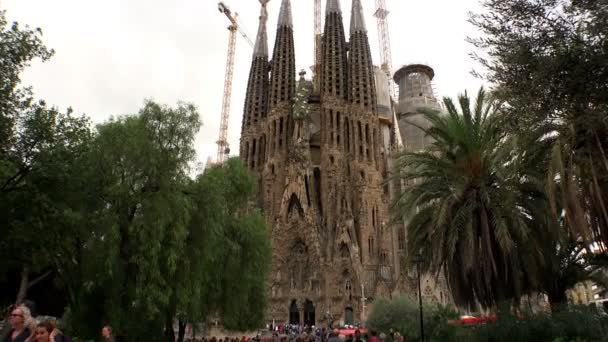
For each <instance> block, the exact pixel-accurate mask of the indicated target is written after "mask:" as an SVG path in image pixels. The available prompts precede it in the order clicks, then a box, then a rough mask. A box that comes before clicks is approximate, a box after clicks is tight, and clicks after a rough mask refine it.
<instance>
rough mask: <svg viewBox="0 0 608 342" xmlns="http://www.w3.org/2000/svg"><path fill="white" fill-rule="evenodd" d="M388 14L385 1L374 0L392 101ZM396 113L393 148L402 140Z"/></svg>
mask: <svg viewBox="0 0 608 342" xmlns="http://www.w3.org/2000/svg"><path fill="white" fill-rule="evenodd" d="M388 14H389V11H388V10H387V9H386V2H385V1H384V0H376V12H375V13H374V17H376V21H377V23H378V46H379V47H380V61H381V63H382V64H381V66H380V68H381V69H382V71H384V72H385V73H386V76H387V79H388V91H389V94H390V97H391V99H392V101H395V102H396V101H398V99H397V87H395V82H394V81H393V57H392V56H393V53H392V50H391V37H390V35H389V33H388ZM396 114H397V113H395V112H394V111H393V122H394V129H395V130H394V132H395V145H394V146H393V148H401V147H402V146H403V141H402V140H401V133H400V132H399V125H398V121H397V115H396Z"/></svg>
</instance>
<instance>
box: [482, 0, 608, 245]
mask: <svg viewBox="0 0 608 342" xmlns="http://www.w3.org/2000/svg"><path fill="white" fill-rule="evenodd" d="M483 4H484V11H483V12H482V13H479V14H472V15H471V19H470V20H471V22H472V23H473V24H474V25H475V26H477V28H478V29H479V30H480V32H481V35H480V36H479V37H477V38H473V39H471V40H470V41H471V42H472V44H473V46H475V47H476V48H478V49H479V51H480V53H479V54H475V55H474V56H475V57H476V59H477V60H478V61H479V62H480V63H481V65H482V66H483V68H484V72H483V74H482V75H481V76H483V77H485V78H486V79H487V80H488V81H489V82H491V83H492V84H494V85H496V86H497V88H498V89H499V92H498V93H499V94H500V97H501V99H502V100H504V101H505V102H506V103H507V104H508V106H506V107H505V110H506V111H507V112H508V113H509V125H505V129H511V131H512V132H514V133H517V134H519V135H522V134H532V135H535V136H537V137H538V139H537V141H536V142H535V143H533V144H531V145H530V148H534V147H537V148H543V149H546V151H545V152H544V153H545V154H547V155H550V156H551V160H550V161H549V162H548V163H547V164H546V165H545V168H546V170H548V172H547V173H546V174H547V175H546V177H547V187H548V191H547V192H548V194H549V197H550V199H551V201H550V203H551V206H552V213H553V216H554V219H555V220H556V221H557V220H560V219H561V216H562V213H563V214H564V215H565V225H566V227H567V228H568V230H569V231H570V232H571V233H572V234H573V235H575V236H576V237H581V238H583V239H584V240H585V241H586V242H587V243H588V244H589V243H591V241H592V240H599V241H601V242H602V243H601V244H600V246H601V247H605V246H606V243H608V194H607V187H608V172H606V171H608V158H606V151H605V150H606V146H608V134H607V133H608V120H607V119H606V118H607V117H608V115H607V114H608V82H606V79H607V78H608V66H607V64H606V60H608V45H607V44H608V43H607V42H608V39H607V32H608V19H607V18H608V6H606V4H605V2H603V1H594V0H576V1H574V0H485V1H484V2H483ZM547 142H550V143H547Z"/></svg>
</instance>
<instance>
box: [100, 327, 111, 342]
mask: <svg viewBox="0 0 608 342" xmlns="http://www.w3.org/2000/svg"><path fill="white" fill-rule="evenodd" d="M101 341H102V342H114V333H113V332H112V327H111V326H109V325H105V326H104V327H103V328H101Z"/></svg>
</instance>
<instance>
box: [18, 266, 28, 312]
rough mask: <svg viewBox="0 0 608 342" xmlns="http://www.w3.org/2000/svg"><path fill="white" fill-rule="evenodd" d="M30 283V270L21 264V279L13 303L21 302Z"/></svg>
mask: <svg viewBox="0 0 608 342" xmlns="http://www.w3.org/2000/svg"><path fill="white" fill-rule="evenodd" d="M29 283H30V271H29V269H28V267H27V266H23V269H22V270H21V281H20V282H19V291H17V298H15V304H19V303H22V302H23V300H24V299H25V297H26V296H27V289H28V288H29V285H30V284H29Z"/></svg>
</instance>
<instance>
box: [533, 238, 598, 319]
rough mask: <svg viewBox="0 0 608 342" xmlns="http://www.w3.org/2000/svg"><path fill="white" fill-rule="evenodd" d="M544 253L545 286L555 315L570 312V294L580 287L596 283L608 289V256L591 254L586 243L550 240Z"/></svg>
mask: <svg viewBox="0 0 608 342" xmlns="http://www.w3.org/2000/svg"><path fill="white" fill-rule="evenodd" d="M543 250H544V256H545V262H544V264H543V267H542V270H543V273H542V274H541V277H540V280H541V286H542V288H543V290H544V292H545V293H546V294H547V297H548V298H549V303H550V304H551V307H552V310H553V311H554V312H555V311H556V310H562V309H564V308H566V306H567V304H568V301H567V296H566V291H567V290H569V289H572V288H573V287H574V286H575V285H576V284H577V283H580V282H585V281H592V282H594V283H595V284H597V285H598V286H601V287H603V288H604V289H608V278H607V277H606V274H605V273H604V272H605V270H606V266H608V257H607V256H606V255H605V254H594V253H589V252H588V251H587V248H586V245H585V243H584V242H582V241H578V242H575V241H572V239H570V238H568V237H563V238H561V239H558V240H551V239H548V240H547V245H546V247H544V248H543Z"/></svg>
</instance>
